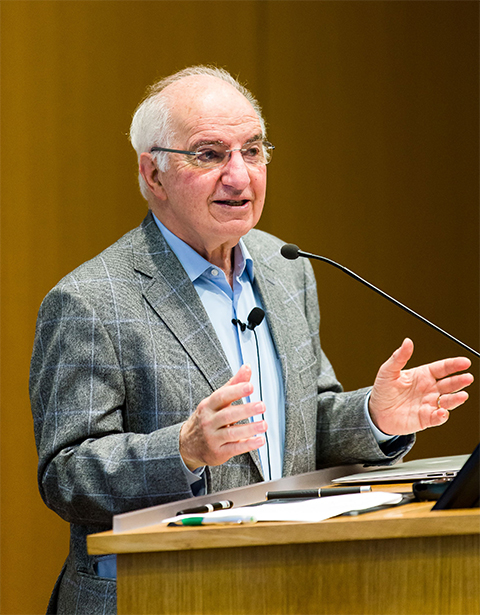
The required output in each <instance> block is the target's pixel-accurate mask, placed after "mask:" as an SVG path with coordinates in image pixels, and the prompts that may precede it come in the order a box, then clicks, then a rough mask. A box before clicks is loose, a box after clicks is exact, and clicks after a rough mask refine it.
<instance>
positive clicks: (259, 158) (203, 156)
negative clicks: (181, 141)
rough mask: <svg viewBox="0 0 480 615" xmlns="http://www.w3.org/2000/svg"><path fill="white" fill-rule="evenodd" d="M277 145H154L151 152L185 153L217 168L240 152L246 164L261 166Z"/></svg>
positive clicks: (202, 165)
mask: <svg viewBox="0 0 480 615" xmlns="http://www.w3.org/2000/svg"><path fill="white" fill-rule="evenodd" d="M274 149H275V146H274V145H272V144H271V143H270V142H269V141H253V142H252V143H248V144H247V145H245V146H244V147H236V148H234V149H228V148H227V146H226V145H225V143H222V142H221V141H219V142H218V143H209V144H208V145H202V146H200V147H199V148H198V149H197V150H196V151H194V152H189V151H186V150H183V149H170V148H169V147H152V148H151V149H150V152H170V153H172V154H183V155H184V156H187V157H189V158H190V161H191V163H192V164H194V165H196V166H198V167H200V168H202V169H215V168H218V167H221V166H223V165H224V164H226V163H227V162H228V160H229V159H230V155H231V153H232V152H240V153H241V154H242V157H243V160H244V162H245V164H249V165H252V166H259V165H262V164H268V163H269V162H270V160H271V159H272V152H273V150H274Z"/></svg>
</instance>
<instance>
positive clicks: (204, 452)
mask: <svg viewBox="0 0 480 615" xmlns="http://www.w3.org/2000/svg"><path fill="white" fill-rule="evenodd" d="M251 376H252V370H251V369H250V366H248V365H242V367H241V368H240V369H239V370H238V372H237V373H236V374H235V376H233V378H231V379H230V380H229V381H228V382H227V383H226V384H224V385H223V386H222V387H220V388H219V389H218V390H216V391H215V392H214V393H212V394H211V395H210V396H209V397H207V398H205V399H204V400H202V401H201V402H200V403H199V404H198V406H197V408H196V410H195V412H194V413H193V414H192V415H191V416H190V417H189V419H188V420H187V421H186V422H185V423H184V425H183V426H182V429H181V430H180V454H181V455H182V458H183V461H184V462H185V465H186V466H187V467H188V468H189V469H190V470H195V469H196V468H199V467H201V466H205V465H209V466H217V465H220V464H222V463H225V461H227V460H228V459H230V458H231V457H234V456H235V455H241V454H242V453H247V452H249V451H252V450H254V449H256V448H260V446H263V445H264V444H265V437H264V436H263V435H261V434H263V433H265V432H266V431H267V423H266V422H265V421H256V422H250V423H244V424H240V425H238V424H237V423H238V421H241V420H242V419H248V418H250V417H253V416H256V415H259V414H262V413H263V412H265V404H263V403H262V402H251V403H248V404H239V405H235V406H233V405H232V403H233V402H234V401H237V400H239V399H242V397H248V395H251V393H252V392H253V385H252V384H251V383H250V378H251Z"/></svg>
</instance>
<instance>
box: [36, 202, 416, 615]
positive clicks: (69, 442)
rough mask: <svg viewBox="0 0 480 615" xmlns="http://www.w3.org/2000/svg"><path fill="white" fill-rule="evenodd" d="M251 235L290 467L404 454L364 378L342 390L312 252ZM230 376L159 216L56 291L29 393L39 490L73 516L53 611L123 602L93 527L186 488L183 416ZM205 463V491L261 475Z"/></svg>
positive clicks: (248, 463) (287, 470) (42, 327)
mask: <svg viewBox="0 0 480 615" xmlns="http://www.w3.org/2000/svg"><path fill="white" fill-rule="evenodd" d="M244 240H245V243H246V245H247V247H248V249H249V251H250V253H251V255H252V257H253V260H254V275H255V280H254V284H255V285H256V287H257V289H258V291H259V293H260V296H261V298H262V302H263V307H264V309H265V312H266V319H267V322H268V326H269V327H270V331H271V334H272V338H273V340H274V343H275V347H276V350H277V352H278V356H279V357H280V360H281V364H282V369H283V376H284V386H285V398H286V409H285V411H286V438H285V456H284V468H283V472H284V475H285V476H287V475H292V474H298V473H302V472H308V471H312V470H315V469H319V468H322V467H326V466H333V465H339V464H344V463H356V462H370V463H392V462H393V461H395V460H397V459H398V458H399V456H400V455H402V454H404V453H405V452H406V450H407V449H406V447H405V446H403V447H401V448H400V449H397V450H396V453H394V454H392V455H391V456H387V455H385V454H384V453H383V452H382V451H381V450H380V448H379V447H378V446H377V444H376V441H375V439H374V438H373V436H372V434H371V431H370V429H369V427H368V424H367V423H366V420H365V417H364V411H363V406H364V401H365V395H366V393H367V389H363V390H360V391H355V392H353V393H344V392H342V389H341V386H340V384H339V383H338V381H337V380H336V378H335V375H334V372H333V370H332V367H331V365H330V363H329V362H328V360H327V358H326V357H325V355H324V354H323V352H322V350H321V347H320V341H319V336H318V329H319V318H320V317H319V310H318V302H317V291H316V284H315V279H314V276H313V271H312V269H311V266H310V264H309V263H308V261H306V260H303V259H299V260H298V261H294V262H292V261H286V260H285V259H284V258H282V257H281V255H280V253H279V249H280V247H281V245H282V242H281V241H280V240H278V239H277V238H275V237H273V236H271V235H268V234H266V233H263V232H261V231H257V230H252V231H251V232H250V233H249V234H248V235H247V236H246V237H245V238H244ZM231 375H232V374H231V370H230V367H229V365H228V362H227V359H226V357H225V355H224V353H223V351H222V348H221V345H220V343H219V341H218V339H217V337H216V334H215V331H214V329H213V326H212V324H211V322H210V321H209V319H208V317H207V314H206V312H205V310H204V308H203V305H202V303H201V301H200V299H199V297H198V295H197V293H196V291H195V289H194V287H193V285H192V284H191V282H190V280H189V278H188V276H187V275H186V273H185V271H184V269H183V268H182V266H181V265H180V263H179V262H178V260H177V258H176V257H175V255H174V254H173V253H172V252H171V250H170V249H169V247H168V245H167V244H166V243H165V241H164V239H163V236H162V234H161V233H160V231H159V230H158V228H157V226H156V225H155V223H154V221H153V218H152V216H151V214H150V213H149V214H148V215H147V217H146V218H145V220H144V221H143V223H142V224H141V226H140V227H138V228H136V229H134V230H133V231H131V232H129V233H127V234H126V235H125V236H124V237H123V238H121V239H120V240H119V241H117V242H116V243H115V244H114V245H112V246H110V247H109V248H107V249H106V250H105V251H104V252H102V253H101V254H100V255H98V256H97V257H95V258H94V259H92V260H91V261H89V262H86V263H84V264H83V265H81V266H80V267H79V268H78V269H76V270H75V271H73V272H72V273H71V274H69V275H68V276H66V277H65V278H64V279H63V280H61V281H60V282H59V283H58V285H57V286H56V287H55V288H54V289H53V290H52V291H50V293H49V294H48V295H47V297H46V298H45V300H44V301H43V303H42V306H41V308H40V311H39V315H38V321H37V329H36V337H35V344H34V350H33V356H32V363H31V378H30V393H31V402H32V411H33V417H34V429H35V438H36V443H37V448H38V454H39V466H38V481H39V486H40V492H41V495H42V497H43V499H44V501H45V503H46V504H47V506H49V507H50V508H52V509H53V510H55V511H56V512H57V513H58V514H59V515H60V516H61V517H62V518H63V519H65V520H67V521H69V522H70V523H71V545H70V554H69V557H68V559H67V562H66V566H65V567H64V569H63V571H62V574H61V575H60V577H59V581H58V582H57V585H56V589H55V591H54V594H53V596H52V600H51V606H50V612H59V613H68V614H69V615H74V614H85V615H87V614H88V615H95V614H96V613H115V612H116V589H115V582H114V581H111V580H107V579H102V578H100V577H98V576H96V574H95V564H96V561H97V558H96V557H94V556H89V555H88V554H87V550H86V535H87V534H89V533H91V532H97V531H102V530H105V529H109V528H110V527H111V523H112V516H113V515H115V514H118V513H123V512H126V511H129V510H134V509H139V508H144V507H147V506H153V505H156V504H162V503H165V502H168V501H173V500H180V499H183V498H188V497H191V491H190V488H189V485H188V484H187V481H186V478H185V474H184V471H183V469H182V464H181V459H180V455H179V449H178V437H179V431H180V427H181V425H182V423H183V421H185V420H186V418H187V417H188V416H189V415H190V414H191V413H192V412H193V411H194V410H195V408H196V406H197V404H198V403H199V402H200V401H201V400H202V399H203V398H205V397H207V396H208V395H210V394H211V393H212V391H214V390H215V389H217V388H218V387H220V386H222V385H223V384H224V383H225V382H226V381H227V380H228V379H229V378H230V377H231ZM408 443H409V444H411V440H410V441H409V442H408ZM405 444H407V443H406V442H405ZM206 474H207V487H208V490H209V491H210V492H215V491H219V490H223V489H228V488H231V487H238V486H242V485H247V484H250V483H254V482H258V481H261V480H263V477H262V472H261V467H260V463H259V458H258V453H257V452H256V451H254V452H252V453H249V454H245V455H240V456H238V457H235V458H233V459H231V460H230V461H228V462H227V463H225V464H224V465H222V466H221V467H211V468H207V471H206Z"/></svg>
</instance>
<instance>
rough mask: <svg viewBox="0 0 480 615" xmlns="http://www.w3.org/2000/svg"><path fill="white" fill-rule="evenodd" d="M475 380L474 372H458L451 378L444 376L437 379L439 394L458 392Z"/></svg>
mask: <svg viewBox="0 0 480 615" xmlns="http://www.w3.org/2000/svg"><path fill="white" fill-rule="evenodd" d="M472 382H473V376H472V374H457V375H455V376H450V377H449V378H443V379H442V380H438V381H437V390H438V393H439V395H446V394H448V393H456V392H457V391H461V390H462V389H464V388H465V387H468V386H469V385H471V384H472Z"/></svg>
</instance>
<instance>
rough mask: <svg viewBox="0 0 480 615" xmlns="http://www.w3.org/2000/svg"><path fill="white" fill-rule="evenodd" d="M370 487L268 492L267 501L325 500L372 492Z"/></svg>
mask: <svg viewBox="0 0 480 615" xmlns="http://www.w3.org/2000/svg"><path fill="white" fill-rule="evenodd" d="M371 490H372V488H371V487H370V485H362V486H359V487H327V488H326V489H299V490H294V491H267V494H266V499H267V500H293V499H306V498H324V497H326V496H331V495H352V494H354V493H367V492H369V491H371Z"/></svg>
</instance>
